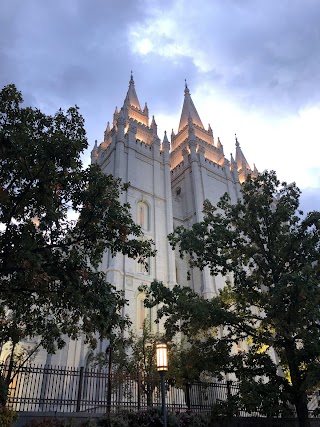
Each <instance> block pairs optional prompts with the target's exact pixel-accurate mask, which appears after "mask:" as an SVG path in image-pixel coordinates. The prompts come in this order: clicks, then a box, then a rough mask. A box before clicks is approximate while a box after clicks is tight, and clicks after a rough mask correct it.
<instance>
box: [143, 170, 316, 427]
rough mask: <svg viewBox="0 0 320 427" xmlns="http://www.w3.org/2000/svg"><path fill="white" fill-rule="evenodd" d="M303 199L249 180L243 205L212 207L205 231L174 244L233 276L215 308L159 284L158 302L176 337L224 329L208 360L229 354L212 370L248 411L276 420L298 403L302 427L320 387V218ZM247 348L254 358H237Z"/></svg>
mask: <svg viewBox="0 0 320 427" xmlns="http://www.w3.org/2000/svg"><path fill="white" fill-rule="evenodd" d="M299 195H300V190H299V189H298V188H297V187H296V185H295V184H287V183H285V182H283V183H282V184H280V182H279V180H278V179H277V177H276V174H275V173H274V172H270V173H269V172H264V173H263V174H260V175H259V176H258V177H257V178H256V179H255V180H252V179H251V178H250V177H248V179H247V181H246V182H245V183H244V184H243V187H242V198H241V200H238V202H237V203H236V204H235V205H231V204H230V202H229V199H228V196H227V195H225V196H224V197H222V199H221V200H220V202H219V203H218V206H217V207H218V209H217V208H215V207H214V206H212V204H211V203H210V202H208V201H206V202H205V205H204V214H205V217H204V220H203V221H202V222H201V223H197V224H194V226H193V227H192V228H191V229H189V230H187V229H184V228H183V227H178V228H176V229H175V231H174V233H172V235H171V236H169V237H170V241H171V244H172V245H173V247H175V246H179V251H180V254H181V256H185V255H188V257H189V260H190V266H191V267H192V268H193V267H199V268H200V269H203V268H204V267H205V266H208V267H209V268H210V270H211V273H212V274H213V275H217V274H223V275H226V274H228V276H229V280H228V281H227V284H226V286H225V288H224V289H222V290H221V291H220V292H219V295H218V296H217V297H215V298H213V299H212V300H210V301H208V300H205V299H203V298H201V297H200V296H198V295H196V294H194V293H193V292H192V291H191V290H190V289H187V288H180V287H175V288H174V289H173V290H169V289H167V288H165V287H163V286H161V285H160V284H158V283H154V284H153V286H152V288H151V293H150V295H149V304H150V305H156V304H159V303H161V302H162V303H163V307H162V308H161V310H160V311H159V316H160V317H162V316H165V317H166V318H167V320H166V327H167V331H168V333H169V334H170V335H172V334H175V333H176V332H177V331H182V332H183V333H184V334H185V335H187V336H188V337H192V336H194V334H195V332H197V331H202V332H207V331H209V330H212V328H219V327H220V328H222V327H223V333H222V334H220V335H219V334H216V335H215V336H213V337H211V338H210V341H206V340H204V339H202V346H203V349H202V350H201V349H200V350H199V357H202V358H203V359H204V360H206V361H207V362H209V361H210V359H208V353H209V354H210V353H211V354H212V355H216V356H217V355H220V357H223V359H222V360H223V361H224V366H221V362H220V363H219V362H218V361H219V357H215V358H214V359H213V360H214V361H215V363H213V364H210V363H206V364H205V366H206V369H208V370H211V372H213V373H214V374H216V373H217V372H218V371H219V370H220V369H221V372H224V373H228V372H233V373H235V375H236V376H237V378H238V380H239V381H240V385H241V387H242V397H245V398H246V402H244V401H243V399H242V403H243V404H245V406H246V409H248V408H249V409H250V408H251V409H254V407H255V406H258V405H259V404H260V408H262V410H264V411H265V413H266V414H272V413H276V412H277V411H279V410H280V407H281V406H282V407H285V406H286V402H289V403H291V404H292V405H294V406H295V409H296V412H297V416H298V419H299V424H300V426H309V421H308V407H307V402H308V393H310V392H312V391H313V390H315V389H316V388H317V387H319V375H320V287H319V278H320V263H319V260H320V213H319V212H311V213H308V214H307V215H306V216H303V212H301V211H299V210H298V208H299ZM178 321H179V322H180V323H177V322H178ZM239 341H242V342H246V343H247V346H248V348H247V351H242V352H238V353H236V354H233V355H232V354H230V349H231V347H232V346H234V344H235V343H238V342H239ZM204 343H205V344H204ZM273 355H274V357H273ZM205 356H206V357H205ZM259 396H260V402H258V398H259ZM266 396H269V399H268V400H266ZM270 396H271V397H272V398H271V399H270ZM239 404H240V403H239Z"/></svg>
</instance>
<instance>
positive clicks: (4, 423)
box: [0, 408, 18, 427]
mask: <svg viewBox="0 0 320 427" xmlns="http://www.w3.org/2000/svg"><path fill="white" fill-rule="evenodd" d="M17 418H18V417H17V414H16V412H15V411H13V410H12V409H9V408H1V409H0V427H11V426H12V424H13V423H14V422H15V421H16V420H17Z"/></svg>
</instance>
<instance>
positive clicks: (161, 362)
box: [156, 343, 168, 372]
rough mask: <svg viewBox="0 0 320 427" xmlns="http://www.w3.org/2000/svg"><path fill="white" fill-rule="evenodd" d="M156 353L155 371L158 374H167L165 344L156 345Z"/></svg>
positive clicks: (166, 350)
mask: <svg viewBox="0 0 320 427" xmlns="http://www.w3.org/2000/svg"><path fill="white" fill-rule="evenodd" d="M156 351H157V370H158V372H167V370H168V349H167V344H165V343H159V344H157V346H156Z"/></svg>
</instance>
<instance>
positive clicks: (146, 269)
mask: <svg viewBox="0 0 320 427" xmlns="http://www.w3.org/2000/svg"><path fill="white" fill-rule="evenodd" d="M137 273H140V274H144V275H146V276H149V275H150V258H148V259H146V260H145V262H144V263H141V262H137Z"/></svg>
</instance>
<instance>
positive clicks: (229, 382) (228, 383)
mask: <svg viewBox="0 0 320 427" xmlns="http://www.w3.org/2000/svg"><path fill="white" fill-rule="evenodd" d="M231 385H232V381H231V380H228V381H227V393H228V397H229V396H231Z"/></svg>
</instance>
